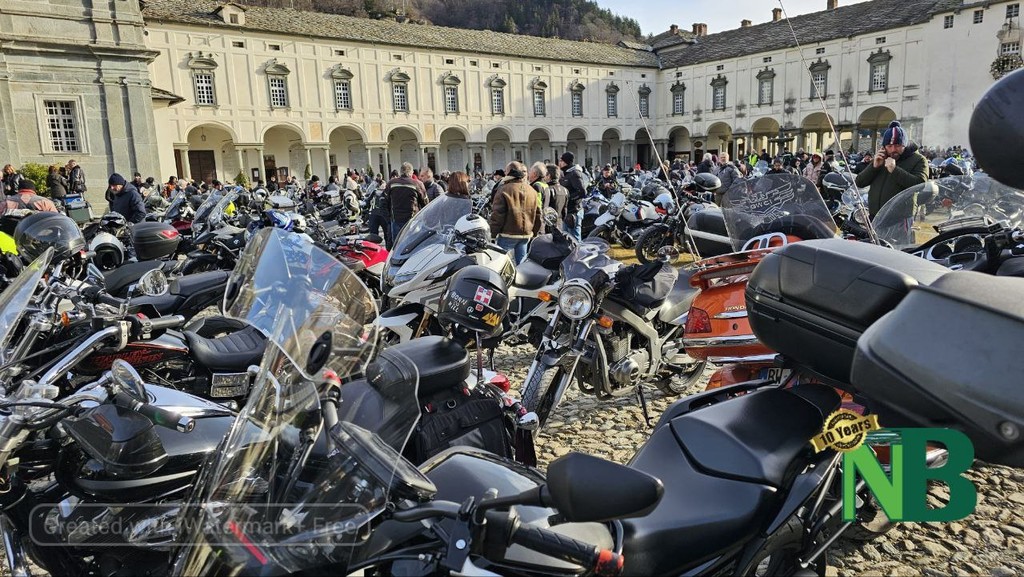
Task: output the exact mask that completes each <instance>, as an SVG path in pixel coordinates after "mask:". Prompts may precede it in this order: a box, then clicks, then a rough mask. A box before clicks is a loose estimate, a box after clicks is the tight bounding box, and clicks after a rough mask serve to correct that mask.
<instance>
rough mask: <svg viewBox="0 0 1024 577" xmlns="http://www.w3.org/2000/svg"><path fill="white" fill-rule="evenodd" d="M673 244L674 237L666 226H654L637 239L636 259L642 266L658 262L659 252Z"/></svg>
mask: <svg viewBox="0 0 1024 577" xmlns="http://www.w3.org/2000/svg"><path fill="white" fill-rule="evenodd" d="M671 244H672V235H670V234H668V231H667V230H665V228H664V226H652V227H651V228H648V229H647V230H645V231H643V232H642V233H640V236H639V237H637V239H636V258H637V260H639V261H640V264H647V263H649V262H654V261H656V260H658V251H659V250H661V248H662V247H665V246H669V245H671Z"/></svg>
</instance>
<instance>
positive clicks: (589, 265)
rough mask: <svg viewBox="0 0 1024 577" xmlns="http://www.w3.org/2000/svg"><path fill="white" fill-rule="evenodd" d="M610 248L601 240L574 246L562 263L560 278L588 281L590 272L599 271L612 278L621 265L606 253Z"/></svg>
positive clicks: (589, 240) (586, 241)
mask: <svg viewBox="0 0 1024 577" xmlns="http://www.w3.org/2000/svg"><path fill="white" fill-rule="evenodd" d="M609 252H611V246H610V245H609V244H608V243H607V242H606V241H605V240H604V239H601V238H588V239H585V240H584V241H583V242H581V243H579V244H578V245H576V248H574V249H573V251H572V252H571V253H569V256H567V257H566V258H565V260H563V261H562V278H563V279H565V280H569V279H571V278H584V279H589V277H590V275H591V274H592V271H594V270H597V269H601V270H603V271H604V272H605V273H606V274H608V276H613V275H614V274H615V270H617V269H618V268H619V267H620V266H621V265H622V263H621V262H619V261H618V260H616V259H614V258H612V257H611V255H609V254H608V253H609Z"/></svg>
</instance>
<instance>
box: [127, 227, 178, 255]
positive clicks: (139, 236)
mask: <svg viewBox="0 0 1024 577" xmlns="http://www.w3.org/2000/svg"><path fill="white" fill-rule="evenodd" d="M179 242H181V233H179V232H178V229H176V228H174V226H172V225H170V224H167V223H163V222H140V223H138V224H136V225H134V226H133V227H132V245H133V246H134V247H135V256H137V257H138V258H139V260H153V259H160V258H167V257H169V256H171V255H172V254H174V251H176V250H178V243H179Z"/></svg>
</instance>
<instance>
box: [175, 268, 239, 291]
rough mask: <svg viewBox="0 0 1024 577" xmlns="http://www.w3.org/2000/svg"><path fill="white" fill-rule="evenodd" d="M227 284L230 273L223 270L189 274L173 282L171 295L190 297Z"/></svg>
mask: <svg viewBox="0 0 1024 577" xmlns="http://www.w3.org/2000/svg"><path fill="white" fill-rule="evenodd" d="M227 282H228V272H227V271H223V270H213V271H209V272H200V273H195V274H187V275H184V276H180V277H178V278H176V279H174V280H172V281H171V283H170V284H171V286H170V293H171V294H175V295H181V296H184V297H189V296H192V295H194V294H197V293H201V292H206V291H208V290H213V289H215V288H218V287H226V286H227Z"/></svg>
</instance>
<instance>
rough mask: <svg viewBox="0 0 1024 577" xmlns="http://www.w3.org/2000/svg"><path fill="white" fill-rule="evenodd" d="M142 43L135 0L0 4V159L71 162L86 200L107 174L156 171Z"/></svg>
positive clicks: (99, 192) (97, 194) (150, 54)
mask: <svg viewBox="0 0 1024 577" xmlns="http://www.w3.org/2000/svg"><path fill="white" fill-rule="evenodd" d="M143 36H144V25H143V21H142V14H141V11H140V8H139V3H138V0H110V1H109V2H94V1H93V0H4V1H3V2H2V3H0V162H2V163H8V162H9V163H11V164H14V165H15V166H20V165H21V164H23V163H26V162H39V163H43V164H59V165H61V166H63V165H64V164H66V163H67V161H68V160H71V159H74V160H77V161H78V163H79V164H80V165H82V167H83V168H84V170H85V173H86V176H87V184H88V186H89V194H90V196H91V198H92V199H93V200H96V199H97V198H98V199H102V198H103V191H104V189H105V187H106V181H107V177H108V176H109V175H110V173H111V172H113V171H115V170H118V171H122V172H129V173H130V172H132V171H135V170H138V171H139V172H141V173H143V174H150V173H156V171H157V170H158V169H159V168H160V164H159V160H158V155H157V148H158V146H157V135H156V129H155V124H154V119H153V103H152V99H153V98H154V95H153V94H152V93H151V91H150V74H149V69H148V64H149V62H150V61H151V60H152V59H153V58H155V57H156V56H157V54H158V53H157V52H155V51H153V50H151V49H149V48H147V47H146V45H145V42H144V37H143ZM156 97H157V98H160V99H161V100H160V103H161V105H166V104H168V103H170V102H173V101H174V96H173V95H169V94H158V95H156Z"/></svg>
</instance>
